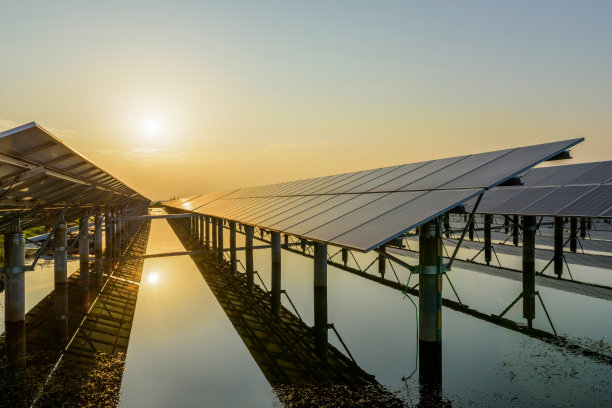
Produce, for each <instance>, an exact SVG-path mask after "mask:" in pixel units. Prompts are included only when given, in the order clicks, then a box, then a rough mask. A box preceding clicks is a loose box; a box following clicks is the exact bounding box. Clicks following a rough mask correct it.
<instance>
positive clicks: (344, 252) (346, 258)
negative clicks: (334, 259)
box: [342, 248, 348, 267]
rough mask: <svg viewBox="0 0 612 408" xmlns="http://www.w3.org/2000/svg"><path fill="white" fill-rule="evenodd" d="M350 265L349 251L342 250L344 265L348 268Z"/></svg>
mask: <svg viewBox="0 0 612 408" xmlns="http://www.w3.org/2000/svg"><path fill="white" fill-rule="evenodd" d="M347 263H348V249H346V248H342V264H343V265H344V266H345V267H346V264H347Z"/></svg>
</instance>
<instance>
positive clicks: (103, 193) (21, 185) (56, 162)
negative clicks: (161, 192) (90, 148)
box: [0, 122, 149, 230]
mask: <svg viewBox="0 0 612 408" xmlns="http://www.w3.org/2000/svg"><path fill="white" fill-rule="evenodd" d="M69 201H70V205H69V206H68V207H67V213H66V218H67V219H71V218H73V217H77V216H80V215H81V214H80V212H81V211H82V208H83V207H92V206H110V205H115V204H119V203H121V204H122V205H124V204H128V203H131V204H136V203H138V204H141V205H144V204H147V203H148V202H149V200H148V199H147V198H145V197H143V196H142V195H140V194H138V193H137V192H136V191H134V190H132V189H131V188H129V187H128V186H126V185H125V184H123V183H122V182H121V181H119V180H117V179H116V178H114V177H113V176H111V175H110V174H108V173H107V172H105V171H104V170H102V169H100V168H99V167H98V166H96V165H95V164H93V163H92V162H90V161H89V160H87V159H86V158H85V157H84V156H82V155H81V154H79V153H78V152H76V151H75V150H73V149H71V148H70V147H68V146H66V145H65V144H64V143H62V142H61V141H60V140H59V139H57V138H56V137H54V136H53V135H52V134H50V133H49V132H48V131H46V130H45V129H43V128H42V127H41V126H40V125H38V124H36V123H34V122H32V123H28V124H26V125H23V126H19V127H17V128H14V129H11V130H7V131H5V132H2V133H0V230H6V229H7V227H8V226H9V225H10V220H11V218H12V217H13V216H14V215H19V217H20V219H21V225H22V228H24V229H25V228H30V227H34V226H39V225H45V224H49V223H53V221H54V220H55V218H57V215H58V214H59V212H60V211H61V210H62V209H63V208H64V206H65V205H66V204H67V203H68V202H69Z"/></svg>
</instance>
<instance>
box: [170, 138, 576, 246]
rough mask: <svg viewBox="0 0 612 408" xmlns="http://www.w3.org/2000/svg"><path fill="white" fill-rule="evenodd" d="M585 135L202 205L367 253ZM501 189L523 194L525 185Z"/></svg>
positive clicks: (244, 192) (206, 210)
mask: <svg viewBox="0 0 612 408" xmlns="http://www.w3.org/2000/svg"><path fill="white" fill-rule="evenodd" d="M581 141H582V139H573V140H567V141H564V142H554V143H547V144H544V145H536V146H528V147H521V148H515V149H506V150H500V151H495V152H488V153H480V154H473V155H466V156H459V157H451V158H447V159H440V160H431V161H424V162H419V163H410V164H405V165H401V166H391V167H385V168H380V169H372V170H365V171H360V172H352V173H345V174H337V175H333V176H328V177H319V178H314V179H308V180H299V181H295V182H287V183H279V184H277V185H268V186H261V187H251V188H248V189H241V190H238V191H236V192H233V193H231V194H229V195H227V196H225V197H222V198H219V199H218V200H214V201H212V202H210V203H207V204H205V205H203V206H202V207H200V208H198V209H196V211H197V212H199V213H202V214H207V215H212V216H215V217H220V218H226V219H231V220H234V221H238V222H241V223H245V224H249V225H253V226H257V227H260V228H265V229H270V230H274V231H279V232H284V233H287V234H293V235H296V236H300V237H304V238H307V239H312V240H316V241H320V242H327V243H330V244H334V245H340V246H344V247H347V248H353V249H357V250H361V251H368V250H370V249H372V248H375V247H376V246H380V245H382V244H384V243H385V242H388V241H390V240H392V239H394V238H395V237H397V236H399V235H401V234H403V233H404V232H406V231H408V230H410V229H413V228H415V227H417V226H419V225H421V224H422V223H424V222H426V221H428V220H430V219H432V218H434V217H436V216H437V215H440V214H442V213H444V212H445V211H448V210H450V209H452V208H454V207H456V206H457V205H459V204H460V203H463V202H465V201H466V200H470V199H471V198H473V197H475V196H477V195H478V194H480V193H481V192H483V191H485V189H486V188H490V187H492V186H495V185H496V184H499V183H501V182H503V181H505V180H507V179H509V178H511V177H514V176H516V175H518V174H521V173H523V172H525V171H526V170H527V169H528V168H530V167H532V166H534V165H536V164H537V163H540V162H541V161H543V160H546V159H548V158H550V157H553V156H555V155H556V154H559V153H560V152H563V151H565V150H567V149H569V148H570V147H571V146H573V145H575V144H577V143H579V142H581ZM489 193H490V192H487V194H489ZM501 194H502V195H503V196H504V197H510V196H512V195H517V196H518V195H521V191H512V194H510V193H506V192H504V193H501ZM203 197H204V196H203ZM200 199H201V198H198V199H197V200H200ZM512 199H514V197H512ZM498 204H499V205H502V204H503V202H502V201H500V202H499V203H498ZM529 204H531V202H526V203H525V204H524V206H527V205H529ZM173 205H175V204H173Z"/></svg>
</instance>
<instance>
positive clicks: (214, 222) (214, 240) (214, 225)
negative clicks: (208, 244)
mask: <svg viewBox="0 0 612 408" xmlns="http://www.w3.org/2000/svg"><path fill="white" fill-rule="evenodd" d="M211 219H212V247H213V249H214V250H216V249H217V219H216V218H215V217H212V218H211Z"/></svg>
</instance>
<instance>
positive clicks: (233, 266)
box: [229, 221, 238, 273]
mask: <svg viewBox="0 0 612 408" xmlns="http://www.w3.org/2000/svg"><path fill="white" fill-rule="evenodd" d="M229 229H230V269H231V271H232V272H233V273H237V272H238V268H237V265H236V221H230V222H229Z"/></svg>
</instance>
